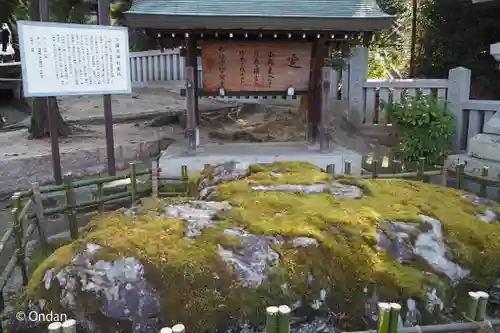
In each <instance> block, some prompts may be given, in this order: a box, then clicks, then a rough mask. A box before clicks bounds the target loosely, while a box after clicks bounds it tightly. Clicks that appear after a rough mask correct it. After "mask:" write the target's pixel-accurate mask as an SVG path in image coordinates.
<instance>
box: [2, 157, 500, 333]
mask: <svg viewBox="0 0 500 333" xmlns="http://www.w3.org/2000/svg"><path fill="white" fill-rule="evenodd" d="M385 164H386V165H384V163H380V161H379V160H376V159H375V160H370V159H369V158H364V159H363V168H362V172H361V178H362V179H376V178H410V179H416V180H419V181H427V180H428V178H429V177H431V176H441V179H442V181H441V184H442V185H444V186H446V185H447V183H448V177H449V176H450V175H452V176H454V177H455V179H456V187H457V188H458V189H462V188H463V184H464V180H465V179H467V180H472V181H475V182H478V183H479V184H480V190H479V193H478V195H479V196H482V197H485V196H486V191H487V187H488V186H496V187H498V191H497V201H498V202H500V186H499V184H500V181H492V180H490V179H488V168H487V167H484V168H483V169H482V170H481V176H479V177H472V176H470V175H466V174H465V173H464V169H465V165H464V164H460V165H458V166H457V168H456V171H454V172H452V171H451V170H448V169H447V168H445V167H443V166H434V165H433V166H428V165H426V163H425V159H424V158H421V159H419V161H418V163H417V164H416V167H415V168H414V169H413V170H412V169H411V168H410V167H408V166H405V165H404V164H403V163H401V162H399V161H395V160H393V161H390V162H389V163H388V164H387V163H385ZM205 167H206V168H207V167H208V165H205ZM335 169H336V168H335V165H334V164H329V165H327V167H326V171H327V172H328V173H330V174H331V175H332V176H336V174H335ZM351 170H352V164H351V162H350V161H346V162H345V164H344V172H343V174H346V175H350V174H351ZM160 171H161V170H160V168H159V167H158V161H154V162H153V163H152V167H151V168H149V169H146V170H142V171H138V170H137V164H136V163H135V162H132V163H130V170H129V171H127V172H125V173H123V174H121V175H117V176H107V177H100V178H97V179H90V180H80V181H74V179H73V176H72V175H71V174H70V173H69V174H66V175H65V177H64V182H63V184H62V185H50V186H43V187H40V186H39V184H37V183H33V184H32V188H31V189H29V190H26V191H22V192H17V193H15V194H14V195H13V196H12V211H11V213H12V226H11V227H10V228H9V229H7V231H5V233H4V234H3V236H2V237H1V239H0V254H1V253H2V252H3V251H4V250H5V248H6V246H7V244H8V243H9V241H10V240H12V239H13V240H14V253H13V255H12V256H11V257H10V260H9V261H8V263H7V265H6V266H5V268H4V270H3V271H2V273H1V275H0V312H2V311H3V310H4V308H5V302H4V296H3V290H4V287H5V285H6V283H7V281H8V279H9V278H10V277H11V275H12V273H13V271H14V269H15V267H19V268H20V270H21V275H22V284H23V286H26V285H27V283H28V278H29V276H28V266H27V263H26V258H25V255H26V244H27V242H28V240H29V239H30V237H31V236H32V234H33V232H34V231H35V230H37V231H38V238H39V242H40V244H41V245H42V246H43V245H46V244H47V242H48V238H47V236H46V235H45V233H44V230H43V227H42V225H44V224H45V223H47V221H46V217H47V216H50V215H54V214H60V213H64V214H65V215H66V217H67V220H68V223H69V230H70V236H71V238H72V239H76V238H78V218H77V214H78V213H81V212H89V211H96V210H97V212H99V213H103V212H104V211H105V209H106V207H105V206H106V204H108V203H113V204H116V203H119V202H121V203H122V205H125V204H126V203H127V202H130V205H131V206H134V205H135V204H136V202H137V201H138V200H139V199H140V198H141V197H145V196H149V195H151V196H153V197H171V196H187V192H188V169H187V166H182V168H181V176H180V177H170V178H160ZM141 176H148V177H149V180H150V186H147V187H146V188H143V189H138V186H137V184H138V182H137V179H138V177H141ZM127 179H128V180H129V184H128V186H126V190H125V191H122V192H119V193H114V194H110V195H105V184H109V183H112V182H116V181H120V180H127ZM160 181H166V182H172V183H174V184H175V185H176V188H177V189H178V188H179V187H181V188H183V190H181V191H178V190H175V191H167V192H161V191H160V186H159V184H160ZM82 187H95V188H96V190H95V196H94V198H93V199H92V200H87V201H82V202H77V196H76V189H78V188H82ZM57 192H59V193H64V195H65V197H66V202H65V204H64V205H62V206H60V207H55V208H48V209H45V208H44V207H43V203H42V194H48V193H57ZM480 304H482V303H480ZM398 306H399V305H398V304H396V305H394V303H390V304H389V305H387V304H386V303H381V304H379V312H380V316H382V317H381V319H380V320H379V328H378V330H377V332H378V333H396V331H394V330H393V328H392V329H391V327H392V326H391V325H394V323H392V321H391V320H390V319H384V318H385V317H384V316H387V315H386V312H387V311H389V310H388V309H390V311H389V312H391V313H393V312H395V311H396V308H398ZM481 306H482V305H481ZM399 308H400V307H399ZM289 309H290V308H289V307H288V306H279V307H274V306H271V307H268V308H267V310H266V312H267V325H268V326H267V328H266V333H288V332H289V323H290V319H289V317H290V315H289V314H290V310H289ZM479 309H482V307H479ZM478 311H479V310H478ZM474 317H475V316H472V314H470V316H469V318H474ZM480 317H481V316H480ZM280 318H281V319H280ZM387 318H389V317H387ZM387 320H389V322H387ZM394 320H395V319H393V321H394ZM476 321H477V320H476ZM73 322H74V321H71V320H70V322H69V323H68V322H65V323H53V326H52V327H49V332H64V333H71V332H75V331H74V330H73V328H72V327H76V326H75V325H76V322H75V323H73ZM72 323H73V324H72ZM391 323H392V324H391ZM490 323H491V325H493V326H498V325H500V319H499V320H492V321H491V322H490ZM51 325H52V324H51ZM65 325H66V326H65ZM380 325H382V326H380ZM450 325H451V326H450ZM387 327H389V329H391V331H387V330H386V329H387ZM181 328H182V329H181ZM477 329H478V324H477V323H476V322H468V323H456V324H449V325H431V326H422V327H418V328H415V327H405V328H401V329H397V333H435V332H447V331H448V332H456V331H474V330H477ZM1 332H3V328H2V327H1V325H0V333H1ZM161 332H169V333H184V326H183V325H182V324H179V325H176V326H174V327H172V328H168V327H166V328H164V329H162V331H161ZM353 333H373V331H364V332H353Z"/></svg>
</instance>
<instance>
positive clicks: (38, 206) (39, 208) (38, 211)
mask: <svg viewBox="0 0 500 333" xmlns="http://www.w3.org/2000/svg"><path fill="white" fill-rule="evenodd" d="M31 190H32V191H33V204H34V205H33V210H34V211H35V216H36V227H37V229H38V238H40V244H41V245H42V247H45V246H46V245H47V238H46V236H45V231H44V230H43V225H44V224H45V223H47V221H46V220H45V214H44V213H43V202H42V195H41V194H40V186H39V185H38V183H31Z"/></svg>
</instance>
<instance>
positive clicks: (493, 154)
mask: <svg viewBox="0 0 500 333" xmlns="http://www.w3.org/2000/svg"><path fill="white" fill-rule="evenodd" d="M468 153H469V155H470V156H472V157H475V158H479V159H486V160H491V161H500V135H495V134H484V133H481V134H477V135H475V136H474V137H472V139H470V140H469V149H468Z"/></svg>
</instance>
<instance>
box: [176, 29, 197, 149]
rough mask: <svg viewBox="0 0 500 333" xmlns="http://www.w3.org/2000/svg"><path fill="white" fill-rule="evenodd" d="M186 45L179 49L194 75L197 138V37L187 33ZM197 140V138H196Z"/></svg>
mask: <svg viewBox="0 0 500 333" xmlns="http://www.w3.org/2000/svg"><path fill="white" fill-rule="evenodd" d="M186 39H187V40H186V47H185V48H182V49H181V50H186V64H187V65H188V66H191V67H193V68H194V77H193V82H194V86H195V90H194V111H195V120H196V131H197V133H198V134H197V136H198V138H199V126H200V109H199V106H198V89H199V83H198V52H197V51H198V43H197V37H196V36H194V35H189V37H187V38H186ZM198 141H199V140H198ZM197 145H199V142H197Z"/></svg>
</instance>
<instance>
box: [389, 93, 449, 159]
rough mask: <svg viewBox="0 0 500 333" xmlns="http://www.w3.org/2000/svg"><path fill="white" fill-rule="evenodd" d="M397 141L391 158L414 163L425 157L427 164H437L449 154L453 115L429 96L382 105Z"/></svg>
mask: <svg viewBox="0 0 500 333" xmlns="http://www.w3.org/2000/svg"><path fill="white" fill-rule="evenodd" d="M381 107H382V109H383V110H384V112H387V113H386V114H387V115H388V117H389V119H390V121H391V123H392V124H393V126H395V129H396V133H397V135H398V137H399V143H398V145H397V146H396V147H395V148H394V149H393V151H392V153H393V157H394V158H395V159H398V160H400V161H402V162H415V161H417V160H418V159H419V158H420V157H425V158H426V161H427V163H441V162H442V161H443V159H444V158H445V157H446V156H447V155H448V154H449V153H450V151H451V150H450V148H451V135H452V132H453V115H452V114H451V113H450V112H448V111H447V110H446V107H445V104H444V103H443V102H441V101H438V100H437V99H436V98H434V97H431V96H419V97H405V98H402V99H401V101H400V102H397V103H384V102H383V101H381Z"/></svg>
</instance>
